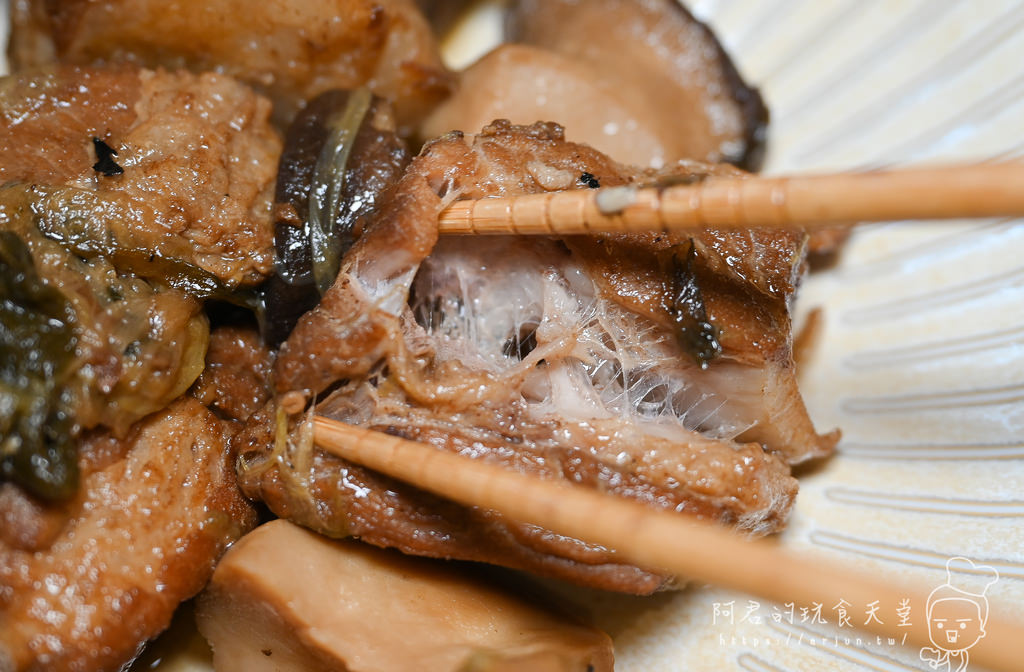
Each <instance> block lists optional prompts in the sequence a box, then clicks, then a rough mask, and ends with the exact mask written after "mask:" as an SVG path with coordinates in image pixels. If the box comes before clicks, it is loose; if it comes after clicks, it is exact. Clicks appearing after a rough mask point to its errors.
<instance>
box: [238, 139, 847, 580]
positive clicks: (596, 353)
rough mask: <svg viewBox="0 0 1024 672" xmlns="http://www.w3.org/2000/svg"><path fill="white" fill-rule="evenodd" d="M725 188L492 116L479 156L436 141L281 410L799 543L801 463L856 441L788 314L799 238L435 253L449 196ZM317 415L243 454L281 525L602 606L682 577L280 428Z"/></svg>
mask: <svg viewBox="0 0 1024 672" xmlns="http://www.w3.org/2000/svg"><path fill="white" fill-rule="evenodd" d="M715 170H718V169H715V168H712V167H708V166H705V165H703V164H695V163H682V164H679V165H678V166H674V167H673V168H671V169H669V170H667V171H661V172H659V173H653V172H650V171H639V170H634V169H630V168H627V167H624V166H621V165H619V164H616V163H615V162H613V161H611V160H610V159H608V158H607V157H605V156H604V155H602V154H600V153H598V152H596V151H595V150H593V149H591V148H589V147H586V146H583V145H576V144H573V143H568V142H566V141H565V140H564V138H563V135H562V130H561V128H560V127H559V126H557V125H555V124H535V125H533V126H529V127H517V126H512V125H510V124H508V123H507V122H495V123H494V124H493V125H491V126H489V127H488V128H486V129H484V131H483V132H482V133H481V134H480V135H478V136H476V137H475V138H465V137H463V136H462V135H461V134H458V133H455V134H450V135H448V136H446V137H443V138H441V139H439V140H437V141H434V142H432V143H429V144H428V145H427V146H426V147H425V148H424V150H423V152H422V153H421V154H420V156H419V157H418V158H417V159H415V160H414V162H413V163H412V165H411V166H410V168H409V170H408V171H407V172H406V174H405V175H404V177H403V178H402V179H401V181H400V182H399V184H398V185H397V188H396V189H395V190H394V191H393V192H392V194H391V196H390V199H389V200H387V201H386V202H385V203H384V204H382V206H381V209H380V211H379V213H378V215H377V217H376V219H375V220H374V221H373V223H372V224H370V225H369V226H368V228H367V230H366V233H365V234H364V235H363V237H362V238H361V239H360V240H359V241H358V242H357V243H356V245H355V246H354V247H353V249H352V250H351V252H350V253H349V254H348V255H347V256H346V257H345V259H344V262H343V265H342V270H341V273H340V274H339V276H338V279H337V281H336V282H335V284H334V286H333V287H332V288H331V289H330V290H329V291H328V293H327V294H326V295H325V297H324V300H323V302H322V303H321V304H320V306H319V307H318V308H316V309H315V310H313V311H311V312H310V313H308V314H307V315H306V316H305V317H304V318H303V319H301V320H300V322H299V324H298V326H297V327H296V329H295V331H294V332H293V333H292V335H291V337H290V338H289V339H288V341H286V342H285V344H284V345H283V346H282V348H281V351H280V355H279V358H278V361H277V363H276V366H275V381H276V387H277V393H278V395H279V397H278V398H279V399H284V398H290V399H292V400H294V398H295V396H294V393H296V392H298V393H300V394H301V395H303V396H304V397H305V398H307V399H314V398H315V399H316V400H317V403H316V406H315V411H316V412H317V413H322V414H325V415H327V416H329V417H333V418H337V419H340V420H343V421H346V422H352V423H356V424H360V425H363V426H368V427H372V428H375V429H378V430H381V431H385V432H389V433H393V434H397V435H401V436H404V437H407V438H411V439H415V440H418V441H423V442H426V443H429V444H432V445H434V446H436V447H437V448H438V449H442V450H450V451H454V452H458V453H461V454H464V455H470V456H473V457H474V458H477V459H483V460H488V461H491V462H493V463H496V464H501V465H503V466H507V467H509V468H516V469H518V470H520V471H524V472H527V473H533V474H536V475H537V476H538V477H539V478H549V479H565V480H569V481H571V482H574V483H578V484H581V485H585V486H587V487H592V488H596V489H600V490H604V491H607V492H612V493H615V494H617V495H620V496H623V497H629V498H633V499H637V500H640V501H643V502H647V503H649V504H651V505H652V506H657V507H661V508H666V509H671V510H675V511H679V512H681V513H688V514H692V515H697V516H700V517H704V518H709V519H715V520H720V521H722V522H725V523H728V524H732V525H736V526H738V527H739V528H741V529H744V530H748V531H750V532H751V533H755V534H764V533H767V532H771V531H774V530H777V529H779V528H780V527H782V526H783V525H784V523H785V519H786V515H787V513H788V511H789V508H790V506H791V504H792V501H793V497H794V495H795V493H796V481H795V480H794V479H793V478H792V477H791V475H790V470H789V466H788V465H789V464H790V463H793V462H799V461H802V460H804V459H807V458H809V457H813V456H819V455H824V454H827V453H828V452H829V451H830V450H831V448H832V446H833V445H834V442H835V440H836V438H837V437H836V436H835V435H825V436H822V435H819V434H817V433H816V432H815V430H814V428H813V426H812V425H811V422H810V420H809V418H808V417H807V414H806V411H805V410H804V406H803V402H802V400H801V398H800V396H799V392H798V390H797V388H796V381H795V377H794V371H793V363H792V353H791V335H790V326H791V325H790V317H789V304H790V301H791V299H792V296H793V293H794V291H795V289H796V286H797V283H798V280H799V276H800V273H801V272H802V270H803V265H804V246H805V237H804V236H803V235H802V234H775V233H764V232H742V233H726V232H717V231H707V232H694V233H693V234H692V235H678V236H677V235H672V236H667V235H650V236H599V237H593V238H565V239H554V238H500V237H499V238H480V239H477V238H450V239H449V238H446V239H443V240H439V239H438V235H437V215H438V213H439V211H440V210H441V208H442V207H443V205H444V203H445V202H446V200H450V199H451V198H480V197H485V196H494V195H511V194H519V193H529V192H538V191H543V190H545V189H552V188H566V187H573V186H576V187H580V188H583V187H585V186H587V185H586V183H587V182H589V181H591V180H596V181H597V182H598V183H599V184H601V185H602V186H615V185H624V184H630V183H650V184H663V183H666V182H669V181H678V180H680V179H685V180H699V179H702V177H703V176H705V175H707V174H708V173H709V172H714V171H715ZM584 174H586V175H584ZM587 176H589V177H590V179H587ZM581 178H582V179H581ZM683 285H685V286H686V287H690V288H691V289H694V288H695V291H696V296H697V298H698V299H699V302H700V304H701V305H700V308H701V310H703V311H706V317H707V320H708V322H709V323H710V325H713V327H709V328H710V329H712V330H713V332H714V334H713V336H714V338H715V339H716V340H717V347H718V348H719V349H720V354H718V355H717V356H714V357H712V358H711V359H710V361H702V360H701V358H700V357H698V356H696V355H697V354H699V353H698V352H696V351H695V346H694V344H693V339H692V338H687V337H686V334H685V333H683V332H684V331H685V329H686V328H687V327H686V326H685V325H686V320H685V319H683V321H682V322H680V319H681V318H680V315H681V312H683V313H684V312H685V309H684V308H680V303H679V300H678V299H679V296H678V295H679V292H680V291H681V288H682V286H683ZM683 317H684V318H685V315H684V316H683ZM681 324H682V325H683V326H680V325H681ZM691 327H692V325H691ZM691 336H692V334H691ZM699 349H700V347H699V345H698V346H697V350H699ZM705 354H706V353H705ZM702 364H703V365H702ZM286 395H287V397H286ZM299 407H300V408H299V409H296V408H294V403H293V401H292V402H291V403H288V404H284V405H278V406H276V407H274V406H273V405H272V406H271V407H268V408H267V409H265V410H264V411H263V412H262V413H261V414H259V415H258V416H257V417H256V420H255V422H253V423H252V424H251V425H250V427H249V429H248V430H247V431H245V432H243V433H242V434H240V435H239V436H238V441H239V450H240V451H241V452H242V453H243V454H242V455H241V466H240V477H241V482H242V485H243V488H244V489H245V491H246V492H247V493H248V494H250V495H252V496H255V497H259V498H261V499H263V500H264V501H266V502H267V504H268V505H269V506H270V507H271V509H273V510H274V511H275V512H276V513H277V514H278V515H281V516H283V517H287V518H291V519H293V520H295V521H297V522H300V523H302V524H304V525H307V526H309V527H312V528H314V529H317V530H319V531H321V532H324V533H326V534H330V535H335V536H338V535H346V534H352V535H356V536H359V537H361V538H363V539H364V540H366V541H369V542H371V543H375V544H378V545H383V546H394V547H397V548H399V549H401V550H403V551H405V552H409V553H416V554H421V555H432V556H441V557H456V558H463V559H472V560H482V561H486V562H493V563H498V564H503V565H507V566H511V567H517V568H522V569H528V570H531V571H536V572H540V573H542V574H547V575H551V576H557V577H560V578H564V579H569V580H573V581H577V582H580V583H585V584H588V585H593V586H598V587H602V588H609V589H615V590H622V591H628V592H636V593H646V592H651V591H653V590H656V589H658V588H660V587H663V586H665V585H666V584H667V583H668V582H669V581H670V577H666V576H664V575H661V574H659V573H657V572H652V571H648V570H644V569H639V568H636V567H631V566H628V565H625V564H623V563H622V562H620V561H618V560H617V558H616V556H615V554H614V553H613V552H611V551H609V550H607V549H604V548H597V547H592V546H588V545H586V544H583V543H581V542H579V541H577V540H573V539H566V538H564V537H560V536H558V535H555V534H553V533H551V532H550V531H547V530H542V529H538V528H536V527H533V526H529V525H522V524H518V523H514V522H512V521H508V520H505V519H504V518H503V517H502V516H501V515H499V514H498V513H496V512H493V511H484V510H478V509H470V508H463V507H460V506H456V505H454V504H452V503H449V502H445V501H442V500H440V499H438V498H436V497H433V496H429V495H426V494H424V493H421V492H418V491H417V490H415V489H414V488H412V487H409V486H406V485H402V484H399V483H396V482H394V481H392V480H390V479H387V478H384V477H382V476H380V475H377V474H374V473H372V472H369V471H367V470H365V469H363V468H361V467H358V466H356V465H352V464H349V463H346V462H345V461H343V460H340V459H337V458H334V457H331V456H328V455H325V454H322V453H320V452H318V451H316V450H314V449H313V448H312V445H311V442H310V435H309V429H308V425H305V424H303V423H302V422H301V418H302V415H301V413H299V414H296V415H294V416H293V418H292V420H293V431H292V433H291V436H290V437H289V436H285V434H284V430H285V421H286V416H287V413H288V412H292V413H295V411H296V410H300V409H301V404H300V405H299Z"/></svg>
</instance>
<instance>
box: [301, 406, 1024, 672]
mask: <svg viewBox="0 0 1024 672" xmlns="http://www.w3.org/2000/svg"><path fill="white" fill-rule="evenodd" d="M315 440H316V443H317V444H318V445H319V446H320V447H321V448H322V449H324V450H326V451H327V452H329V453H332V454H334V455H337V456H339V457H341V458H343V459H346V460H349V461H352V462H356V463H358V464H362V465H364V466H366V467H368V468H370V469H374V470H376V471H379V472H381V473H384V474H388V475H389V476H392V477H394V478H397V479H400V480H403V481H406V482H408V483H410V484H412V485H415V486H417V487H419V488H421V489H423V490H427V491H429V492H432V493H434V494H436V495H440V496H442V497H445V498H447V499H450V500H453V501H456V502H459V503H461V504H464V505H467V506H479V507H483V508H487V509H492V510H495V511H498V512H500V513H501V514H502V515H504V516H507V517H508V518H510V519H512V520H516V521H520V522H525V523H532V524H534V525H538V526H541V527H544V528H547V529H549V530H552V531H553V532H556V533H558V534H563V535H566V536H570V537H575V538H577V539H581V540H583V541H586V542H589V543H593V544H600V545H602V546H605V547H607V548H612V549H615V550H616V552H618V553H619V554H620V555H621V556H622V558H623V560H625V561H628V562H632V563H635V564H637V565H639V566H641V567H648V568H655V569H660V570H667V571H668V572H671V573H674V574H678V575H679V576H683V577H686V578H688V579H692V580H695V581H701V582H707V583H712V584H716V585H719V586H723V587H726V588H732V589H736V590H740V591H743V592H745V593H747V594H750V595H753V596H757V597H761V598H765V599H768V600H772V601H773V602H777V603H788V602H793V603H795V604H796V605H797V606H798V607H808V608H813V605H814V604H815V603H817V604H824V605H826V608H828V607H831V605H833V604H837V603H839V602H840V601H841V600H846V601H847V602H848V603H850V604H854V605H867V604H871V603H872V602H876V601H879V602H881V603H882V604H897V603H898V601H899V600H902V599H909V600H910V604H912V605H914V610H915V618H914V619H913V620H912V621H911V623H910V624H909V625H908V626H907V627H900V626H898V625H897V624H896V623H895V622H893V621H892V620H891V619H886V620H885V622H884V623H883V622H879V621H877V620H869V621H868V622H867V623H864V624H863V625H862V624H861V623H860V621H859V620H858V621H857V622H856V623H855V625H856V626H857V627H860V628H862V629H864V630H867V631H870V632H872V633H874V634H877V635H882V636H884V637H894V638H897V639H898V640H902V638H903V636H904V633H905V634H906V641H907V642H908V643H910V644H914V645H917V646H928V647H931V646H934V645H933V644H932V642H931V640H930V639H929V637H928V625H927V623H926V622H925V620H924V605H925V604H926V602H927V599H928V592H929V591H928V589H925V588H920V587H911V586H906V585H901V584H895V583H893V582H889V581H886V580H883V579H880V578H878V577H876V576H869V575H866V574H864V573H863V572H862V571H860V570H858V569H853V568H849V567H844V566H842V565H841V564H840V563H836V562H832V561H823V560H822V559H821V558H816V557H813V556H812V555H805V554H799V553H794V552H793V551H790V550H786V549H783V548H781V547H780V546H778V545H777V544H776V543H773V542H772V541H770V540H763V539H762V540H749V539H745V538H742V537H740V536H738V535H737V534H735V533H733V532H731V531H730V530H728V529H727V528H725V527H722V526H718V525H715V524H712V523H707V522H701V521H698V520H694V519H692V518H689V517H686V516H682V515H679V514H673V513H670V512H667V511H663V510H658V509H654V508H650V507H648V506H645V505H643V504H640V503H638V502H633V501H627V500H622V499H619V498H616V497H614V496H611V495H607V494H604V493H601V492H597V491H594V490H588V489H585V488H583V487H581V486H573V485H570V484H568V483H564V482H556V481H544V480H540V479H537V478H533V477H530V476H527V475H525V474H521V473H518V472H515V471H511V470H507V469H503V468H501V467H499V466H495V465H491V464H487V463H484V462H481V461H479V460H473V459H472V458H468V457H462V456H460V455H456V454H452V453H446V452H443V451H440V450H438V449H436V448H434V447H433V446H429V445H426V444H420V443H417V442H414V441H409V440H406V439H402V438H399V437H395V436H391V435H389V434H384V433H382V432H377V431H374V430H369V429H364V428H360V427H356V426H353V425H347V424H344V423H340V422H336V421H334V420H329V419H327V418H323V417H317V418H316V420H315ZM985 630H986V633H987V634H986V636H985V637H984V638H983V639H981V640H980V641H979V642H978V643H977V644H976V645H975V646H974V647H972V648H971V650H970V659H971V662H972V663H976V664H978V665H980V666H983V667H987V668H990V669H992V670H996V671H1002V672H1017V671H1019V670H1020V669H1021V648H1020V647H1021V642H1024V625H1022V624H1019V623H1014V622H1012V621H1010V620H1007V619H1006V618H1004V617H1001V616H1000V615H999V614H998V613H997V611H996V610H995V609H993V610H992V611H991V612H990V614H989V617H988V622H987V624H986V626H985Z"/></svg>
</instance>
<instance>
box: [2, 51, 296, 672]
mask: <svg viewBox="0 0 1024 672" xmlns="http://www.w3.org/2000/svg"><path fill="white" fill-rule="evenodd" d="M269 113H270V103H269V101H267V100H265V99H263V98H260V97H259V96H257V95H256V94H254V93H253V92H252V91H251V90H250V89H248V88H247V87H245V86H244V85H241V84H238V83H237V82H235V81H234V80H232V79H230V78H228V77H226V76H223V75H192V74H189V73H184V72H180V73H169V72H163V71H148V70H140V69H138V68H134V67H128V66H119V67H117V68H112V69H102V70H101V69H92V68H75V67H59V68H56V69H53V70H47V71H36V72H33V73H23V74H21V75H19V76H15V77H11V78H7V79H5V80H4V85H3V87H2V88H0V185H2V186H0V521H2V530H0V670H47V671H50V670H117V669H121V668H122V667H123V666H124V665H125V664H127V663H128V662H129V661H130V660H131V659H132V657H133V656H134V655H135V654H136V653H137V652H138V650H139V649H140V648H141V647H142V646H143V645H144V644H145V642H146V641H147V640H148V639H150V638H152V637H154V636H156V635H157V634H158V633H159V632H160V631H161V630H163V629H164V628H165V627H166V626H167V624H168V623H169V622H170V619H171V615H172V613H173V611H174V609H175V607H176V606H177V605H178V603H179V602H181V601H182V600H184V599H187V598H188V597H190V596H191V595H194V594H195V593H196V592H198V591H199V590H200V589H201V588H202V587H203V585H204V584H205V583H206V581H207V580H208V579H209V576H210V574H211V572H212V571H213V566H214V564H215V563H216V561H217V559H218V558H219V557H220V555H221V553H223V552H224V550H225V549H226V548H227V546H228V545H229V544H230V543H231V542H233V541H234V540H235V539H237V538H238V537H239V536H241V535H242V534H243V533H244V532H246V531H247V530H248V529H249V528H251V527H252V525H253V524H254V523H255V514H254V511H253V509H252V507H251V505H250V503H249V502H248V500H246V499H245V498H244V496H243V495H242V493H241V492H240V490H239V489H238V487H237V483H236V479H235V474H234V463H235V456H234V454H233V453H232V452H231V451H230V450H229V443H228V438H229V436H230V434H231V433H232V432H233V431H234V430H235V425H234V424H232V423H230V422H228V421H227V420H225V419H231V418H244V417H247V415H248V412H249V411H251V409H253V408H259V407H260V406H262V405H263V404H264V403H265V402H266V399H267V397H268V391H267V386H266V382H265V376H266V373H267V372H268V371H269V352H268V351H267V350H266V348H265V347H263V345H262V343H261V342H260V341H259V339H258V338H256V337H255V336H254V335H253V334H252V333H249V332H244V331H243V332H234V333H232V332H230V331H226V330H220V331H218V332H217V333H216V335H215V337H214V338H213V339H212V346H213V347H212V349H211V350H210V352H209V353H208V352H207V350H208V346H209V345H210V344H211V337H210V321H209V318H208V317H207V314H206V312H205V311H204V301H205V300H206V299H208V298H220V299H234V300H237V301H240V302H242V303H245V302H246V301H247V299H246V298H245V297H244V294H245V293H250V294H251V293H252V292H253V291H254V290H253V289H252V286H253V285H255V284H256V283H259V282H261V281H262V280H263V278H264V277H265V276H266V275H267V274H268V273H269V271H270V270H271V268H272V267H273V230H272V222H271V218H270V205H271V195H272V190H273V180H274V176H275V166H276V164H277V158H278V155H279V153H280V139H279V138H278V136H277V133H276V131H275V130H274V129H273V128H272V127H271V125H270V122H269ZM246 355H247V356H246ZM228 359H232V360H234V361H233V362H231V363H229V362H228V361H226V360H228ZM260 362H263V367H262V369H260V368H258V364H259V363H260ZM243 365H252V366H256V367H257V368H255V369H254V370H252V371H248V372H246V373H248V374H249V376H251V377H253V378H249V379H246V378H245V377H244V375H243V373H242V372H241V371H238V370H237V368H235V369H232V366H235V367H239V366H243ZM204 368H205V369H206V371H207V373H206V375H204V377H203V381H202V382H201V384H199V385H198V386H196V394H197V395H198V396H201V397H202V398H203V401H204V402H206V403H209V404H210V405H211V406H212V407H213V408H215V409H216V410H217V411H218V412H220V413H221V415H222V418H219V417H217V416H216V415H215V414H214V413H213V412H211V411H210V410H208V409H207V408H205V407H204V406H203V405H202V404H200V403H199V402H198V401H196V400H195V399H193V398H190V397H188V396H186V392H187V391H188V390H189V388H190V386H192V385H193V383H194V381H195V380H196V378H197V377H198V376H199V375H200V373H201V372H203V371H204ZM261 372H262V375H261ZM254 378H259V380H255V379H254ZM261 388H262V390H261ZM243 390H246V392H245V393H243V392H242V391H243ZM228 396H231V397H232V398H231V399H230V400H229V399H227V397H228Z"/></svg>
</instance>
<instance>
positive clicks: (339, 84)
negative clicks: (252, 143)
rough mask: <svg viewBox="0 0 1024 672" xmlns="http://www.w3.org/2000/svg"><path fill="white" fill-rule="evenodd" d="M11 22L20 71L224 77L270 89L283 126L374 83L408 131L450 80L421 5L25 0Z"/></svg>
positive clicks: (363, 0) (401, 0)
mask: <svg viewBox="0 0 1024 672" xmlns="http://www.w3.org/2000/svg"><path fill="white" fill-rule="evenodd" d="M12 25H13V29H14V30H13V35H14V40H12V43H11V48H10V58H11V63H12V66H13V68H14V70H15V71H18V70H20V69H22V68H24V67H27V66H33V65H40V64H43V63H47V62H49V61H50V59H56V60H57V61H58V62H61V63H72V64H78V65H90V64H100V63H118V62H125V61H127V62H132V63H137V64H139V65H143V66H146V67H150V68H155V67H157V66H162V67H166V68H174V69H177V68H187V69H190V70H192V71H195V72H206V71H215V72H221V73H225V74H228V75H232V76H235V77H238V78H239V79H241V80H243V81H245V82H247V83H249V84H251V85H252V86H253V87H255V88H256V89H257V90H259V91H261V92H262V93H265V94H267V95H268V96H270V97H271V98H272V99H273V100H274V102H275V108H276V109H275V114H276V115H277V118H278V119H279V120H282V121H286V120H288V119H290V118H291V116H292V114H294V112H295V111H296V110H297V109H299V108H300V107H301V106H302V104H303V102H304V101H306V100H309V99H311V98H313V97H315V96H316V95H318V94H320V93H323V92H324V91H326V90H328V89H334V88H339V89H354V88H357V87H360V86H364V85H365V86H369V87H370V88H371V89H372V90H373V91H374V93H377V94H378V95H380V96H382V97H384V98H387V99H389V100H391V101H393V102H394V103H395V105H396V107H397V109H398V115H399V120H400V123H401V124H402V125H404V126H409V125H411V124H414V123H416V122H417V121H418V120H419V119H421V118H422V117H423V115H424V114H426V113H427V112H428V111H429V110H430V109H431V108H432V107H433V105H435V104H436V103H437V102H439V101H440V100H441V99H443V98H444V96H446V95H447V94H448V92H449V89H450V86H451V83H450V81H449V74H448V72H447V70H445V68H444V66H443V65H442V63H441V59H440V55H439V53H438V49H437V45H436V44H435V42H434V37H433V35H432V33H431V30H430V26H429V25H428V24H427V21H426V20H425V19H424V18H423V16H422V15H421V14H420V12H419V10H418V9H417V7H416V5H415V3H414V2H413V1H412V0H318V1H313V0H305V1H304V2H288V1H286V0H271V1H268V2H255V3H254V2H244V1H240V0H212V1H211V0H186V1H181V2H174V3H167V2H163V1H162V0H102V1H101V2H93V1H92V0H20V1H19V2H17V3H15V7H14V11H13V12H12ZM40 33H42V35H40Z"/></svg>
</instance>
